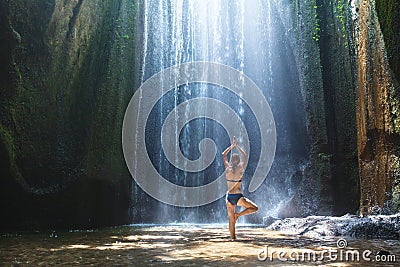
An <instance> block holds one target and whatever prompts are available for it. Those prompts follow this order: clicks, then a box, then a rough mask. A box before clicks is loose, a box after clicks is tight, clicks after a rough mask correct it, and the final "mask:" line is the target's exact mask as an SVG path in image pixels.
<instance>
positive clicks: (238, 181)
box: [222, 137, 258, 240]
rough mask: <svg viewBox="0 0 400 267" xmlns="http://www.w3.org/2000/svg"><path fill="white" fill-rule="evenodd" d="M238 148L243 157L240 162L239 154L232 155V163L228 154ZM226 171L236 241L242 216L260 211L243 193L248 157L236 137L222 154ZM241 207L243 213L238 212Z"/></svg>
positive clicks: (229, 215)
mask: <svg viewBox="0 0 400 267" xmlns="http://www.w3.org/2000/svg"><path fill="white" fill-rule="evenodd" d="M235 147H236V148H237V149H238V150H239V152H240V154H241V155H242V160H240V156H239V154H236V153H232V155H231V162H230V163H229V162H228V157H227V155H228V153H229V151H231V150H232V149H233V148H235ZM222 158H223V160H224V165H225V170H226V181H227V183H228V192H227V194H226V208H227V210H228V217H229V232H230V234H231V238H232V240H235V239H236V234H235V224H236V221H237V219H238V218H239V217H240V216H243V215H246V214H250V213H254V212H256V211H257V210H258V207H257V205H256V204H254V203H253V202H251V201H250V200H249V199H247V198H245V197H244V196H243V193H242V189H241V185H242V176H243V173H244V169H245V167H246V163H247V155H246V153H245V152H244V150H243V149H242V148H241V147H240V146H239V145H238V144H237V142H236V137H233V141H232V144H231V145H230V146H229V147H228V148H227V149H225V151H224V152H222ZM237 205H239V206H241V207H243V208H244V210H242V211H241V212H238V213H237V212H236V206H237Z"/></svg>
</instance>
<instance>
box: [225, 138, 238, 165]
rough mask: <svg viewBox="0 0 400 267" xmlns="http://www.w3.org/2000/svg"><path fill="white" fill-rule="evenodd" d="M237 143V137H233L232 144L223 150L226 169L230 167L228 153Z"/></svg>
mask: <svg viewBox="0 0 400 267" xmlns="http://www.w3.org/2000/svg"><path fill="white" fill-rule="evenodd" d="M236 145H237V144H236V137H233V141H232V144H231V145H230V146H229V147H227V148H226V149H225V151H224V152H222V159H223V160H224V166H225V169H226V168H228V167H229V161H228V157H227V156H228V153H229V151H231V150H232V149H233V148H234V147H235V146H236Z"/></svg>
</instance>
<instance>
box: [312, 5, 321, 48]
mask: <svg viewBox="0 0 400 267" xmlns="http://www.w3.org/2000/svg"><path fill="white" fill-rule="evenodd" d="M317 9H318V6H317V4H316V3H315V4H314V33H313V39H314V40H315V41H316V42H318V41H319V39H320V32H321V27H320V25H319V18H318V13H317Z"/></svg>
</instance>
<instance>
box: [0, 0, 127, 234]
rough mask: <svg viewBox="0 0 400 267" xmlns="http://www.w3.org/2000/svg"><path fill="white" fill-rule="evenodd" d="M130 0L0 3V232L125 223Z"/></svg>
mask: <svg viewBox="0 0 400 267" xmlns="http://www.w3.org/2000/svg"><path fill="white" fill-rule="evenodd" d="M128 2H129V1H82V0H79V1H58V0H57V1H39V0H38V1H3V0H2V1H1V8H0V9H1V10H0V12H1V16H0V17H1V21H0V23H1V38H2V41H1V42H2V43H6V44H7V45H6V46H2V48H1V52H0V55H1V59H2V63H1V70H0V71H1V72H0V77H1V98H0V99H1V100H0V101H1V109H0V114H1V115H0V155H1V160H0V164H1V168H0V177H1V179H0V183H1V185H0V194H1V196H2V201H1V210H2V218H4V219H2V221H1V223H0V224H1V225H2V226H4V227H13V226H23V227H38V226H46V225H57V226H69V225H79V226H82V227H86V226H87V227H91V226H96V225H110V224H121V223H128V222H130V221H131V219H130V212H129V210H130V205H131V201H130V198H131V190H130V188H131V184H132V183H131V182H132V180H131V178H130V176H129V175H128V173H127V170H126V167H125V163H124V159H123V156H122V151H121V144H120V129H121V124H122V118H123V112H124V110H123V109H124V107H125V106H126V105H127V102H128V101H129V99H130V96H131V95H132V88H133V79H132V69H133V66H131V65H128V64H126V62H130V61H133V60H132V58H134V52H133V47H134V45H133V28H134V21H133V19H134V18H135V6H134V5H133V4H132V3H128ZM126 5H128V6H126ZM3 41H4V42H3ZM129 43H130V44H131V45H128V44H129ZM128 47H131V48H128ZM3 59H4V60H3ZM28 223H29V225H26V224H28Z"/></svg>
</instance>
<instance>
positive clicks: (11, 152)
mask: <svg viewBox="0 0 400 267" xmlns="http://www.w3.org/2000/svg"><path fill="white" fill-rule="evenodd" d="M0 142H2V143H3V145H4V147H5V149H6V151H5V152H6V158H7V159H8V164H7V165H8V166H9V168H10V173H11V175H12V176H13V178H14V179H16V180H17V182H19V184H20V185H22V186H23V187H24V188H25V189H26V188H27V184H26V182H25V180H24V179H23V177H22V175H21V173H20V171H19V169H18V166H17V163H16V159H17V150H16V147H15V144H14V138H13V135H12V133H11V132H10V131H8V130H7V129H6V128H5V127H4V126H3V125H1V124H0Z"/></svg>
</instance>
